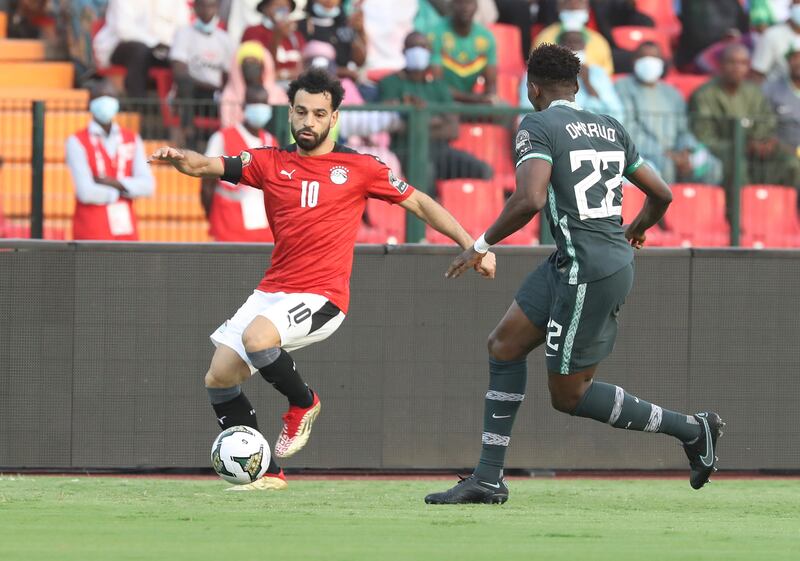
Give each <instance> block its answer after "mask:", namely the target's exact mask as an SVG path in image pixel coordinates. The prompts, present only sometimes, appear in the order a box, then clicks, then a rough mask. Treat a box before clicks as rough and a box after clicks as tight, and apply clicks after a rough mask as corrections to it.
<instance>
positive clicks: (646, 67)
mask: <svg viewBox="0 0 800 561" xmlns="http://www.w3.org/2000/svg"><path fill="white" fill-rule="evenodd" d="M664 68H665V63H664V59H663V56H662V54H661V48H660V47H659V46H658V45H657V44H656V43H653V42H649V41H648V42H645V43H642V44H641V45H640V46H639V48H638V49H637V50H636V52H635V54H634V62H633V75H632V76H626V77H624V78H620V79H619V80H617V83H616V84H615V87H616V89H617V92H618V93H619V97H620V99H621V100H622V104H623V107H624V111H625V127H626V128H627V130H628V133H629V134H630V136H631V139H632V140H633V141H634V142H635V143H636V146H638V147H639V152H640V154H641V155H642V158H644V159H645V161H647V162H648V163H649V164H650V165H651V166H652V167H653V168H654V169H656V170H657V171H658V172H659V173H660V174H661V176H662V177H663V178H664V180H665V181H666V182H667V183H676V182H684V183H709V184H713V185H715V184H718V183H719V182H720V181H722V163H721V162H720V161H719V159H718V158H717V157H715V156H714V155H713V154H711V152H709V151H708V149H707V148H706V147H705V146H703V145H702V144H701V143H700V142H699V141H698V140H697V138H695V136H694V135H693V134H692V132H691V131H690V130H689V121H688V115H687V113H686V102H685V101H684V99H683V96H682V95H681V94H680V92H679V91H678V90H676V89H675V88H673V87H672V86H670V85H669V84H667V83H665V82H663V81H662V79H661V78H662V76H663V75H664Z"/></svg>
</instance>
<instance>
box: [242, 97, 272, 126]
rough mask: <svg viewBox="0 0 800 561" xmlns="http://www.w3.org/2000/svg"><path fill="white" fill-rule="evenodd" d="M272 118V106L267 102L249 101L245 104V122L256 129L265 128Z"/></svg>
mask: <svg viewBox="0 0 800 561" xmlns="http://www.w3.org/2000/svg"><path fill="white" fill-rule="evenodd" d="M270 119H272V107H271V106H269V105H267V104H266V103H248V104H247V105H245V106H244V122H245V123H247V124H248V125H249V126H251V127H253V128H254V129H263V128H264V127H265V126H266V124H267V123H269V120H270Z"/></svg>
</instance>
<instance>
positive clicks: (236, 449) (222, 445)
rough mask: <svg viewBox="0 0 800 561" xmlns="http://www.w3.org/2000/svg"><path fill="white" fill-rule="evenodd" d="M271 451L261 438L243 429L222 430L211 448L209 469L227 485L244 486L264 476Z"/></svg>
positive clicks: (256, 432)
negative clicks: (210, 467)
mask: <svg viewBox="0 0 800 561" xmlns="http://www.w3.org/2000/svg"><path fill="white" fill-rule="evenodd" d="M269 459H270V450H269V444H268V443H267V440H266V439H265V438H264V436H263V435H262V434H261V433H260V432H258V431H257V430H256V429H254V428H250V427H246V426H244V425H240V426H236V427H230V428H228V429H225V430H224V431H222V432H221V433H219V436H217V438H216V440H214V444H212V445H211V465H212V466H214V471H216V472H217V474H218V475H219V476H220V477H221V478H222V479H224V480H225V481H227V482H229V483H233V484H235V485H245V484H247V483H252V482H253V481H255V480H256V479H258V478H260V477H261V476H262V475H264V472H266V471H267V468H268V467H269Z"/></svg>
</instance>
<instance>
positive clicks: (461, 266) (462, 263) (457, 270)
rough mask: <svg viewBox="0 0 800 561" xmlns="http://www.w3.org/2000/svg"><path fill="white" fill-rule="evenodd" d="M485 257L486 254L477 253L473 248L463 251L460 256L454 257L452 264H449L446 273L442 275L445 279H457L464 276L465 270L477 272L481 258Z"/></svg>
mask: <svg viewBox="0 0 800 561" xmlns="http://www.w3.org/2000/svg"><path fill="white" fill-rule="evenodd" d="M487 255H488V252H487V253H478V252H477V251H475V248H474V247H470V248H468V249H465V250H464V252H463V253H462V254H461V255H459V256H458V257H456V258H455V259H454V260H453V262H452V263H450V267H448V269H447V272H446V273H445V274H444V276H445V278H448V279H457V278H458V277H460V276H461V275H462V274H464V271H466V270H467V269H475V270H478V267H479V266H480V264H481V261H483V258H484V257H486V256H487Z"/></svg>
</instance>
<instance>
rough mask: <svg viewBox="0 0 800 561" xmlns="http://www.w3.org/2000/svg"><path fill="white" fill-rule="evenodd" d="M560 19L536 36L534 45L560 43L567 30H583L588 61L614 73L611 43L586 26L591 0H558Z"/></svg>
mask: <svg viewBox="0 0 800 561" xmlns="http://www.w3.org/2000/svg"><path fill="white" fill-rule="evenodd" d="M558 19H559V21H557V22H556V23H553V24H551V25H548V26H547V27H545V28H544V29H543V30H542V31H541V33H539V35H537V36H536V40H535V41H534V47H538V46H539V45H541V44H543V43H553V44H558V38H559V36H560V35H561V34H562V33H563V32H565V31H581V32H582V33H583V34H584V36H585V38H586V63H587V64H591V65H594V66H600V67H602V68H603V70H605V71H606V72H607V73H608V75H609V76H611V75H613V74H614V60H613V57H612V55H611V45H609V44H608V41H606V39H605V37H603V36H602V35H601V34H600V33H598V32H597V31H594V30H593V29H589V28H588V27H586V24H587V23H589V0H558Z"/></svg>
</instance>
